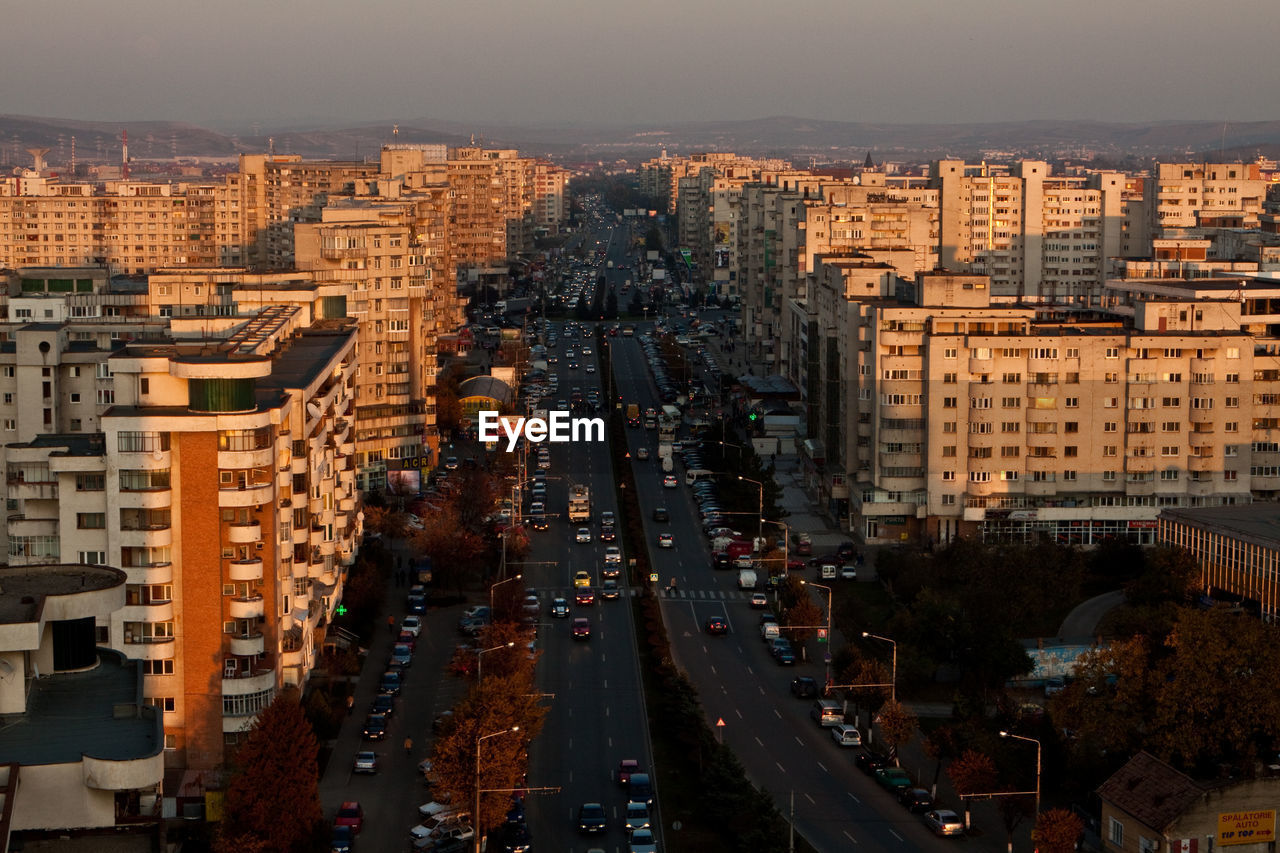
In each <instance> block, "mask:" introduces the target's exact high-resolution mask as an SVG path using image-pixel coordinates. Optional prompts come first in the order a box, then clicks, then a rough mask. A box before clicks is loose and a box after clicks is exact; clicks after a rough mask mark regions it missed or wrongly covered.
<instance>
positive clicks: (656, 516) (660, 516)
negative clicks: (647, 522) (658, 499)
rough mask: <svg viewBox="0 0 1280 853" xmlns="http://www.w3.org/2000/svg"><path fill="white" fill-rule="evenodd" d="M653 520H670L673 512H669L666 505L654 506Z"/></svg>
mask: <svg viewBox="0 0 1280 853" xmlns="http://www.w3.org/2000/svg"><path fill="white" fill-rule="evenodd" d="M653 520H654V521H670V520H671V513H669V512H667V508H666V507H665V506H657V507H654V508H653Z"/></svg>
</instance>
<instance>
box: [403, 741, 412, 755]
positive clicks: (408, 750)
mask: <svg viewBox="0 0 1280 853" xmlns="http://www.w3.org/2000/svg"><path fill="white" fill-rule="evenodd" d="M411 755H413V738H411V737H408V736H406V737H405V739H404V757H405V758H408V757H409V756H411Z"/></svg>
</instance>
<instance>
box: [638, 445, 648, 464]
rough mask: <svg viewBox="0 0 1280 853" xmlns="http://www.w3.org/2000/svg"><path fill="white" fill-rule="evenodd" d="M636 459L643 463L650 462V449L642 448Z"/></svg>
mask: <svg viewBox="0 0 1280 853" xmlns="http://www.w3.org/2000/svg"><path fill="white" fill-rule="evenodd" d="M636 458H637V459H639V460H640V461H641V462H646V461H648V459H649V448H647V447H641V448H639V449H638V450H636Z"/></svg>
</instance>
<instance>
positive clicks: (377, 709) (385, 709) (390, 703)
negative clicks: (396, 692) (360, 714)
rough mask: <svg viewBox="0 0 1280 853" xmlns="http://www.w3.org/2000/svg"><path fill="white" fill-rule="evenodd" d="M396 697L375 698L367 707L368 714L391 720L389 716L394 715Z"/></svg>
mask: <svg viewBox="0 0 1280 853" xmlns="http://www.w3.org/2000/svg"><path fill="white" fill-rule="evenodd" d="M395 709H396V697H394V696H375V697H373V704H372V705H371V706H369V713H371V714H381V715H382V716H384V717H386V718H387V719H391V715H392V714H394V713H395Z"/></svg>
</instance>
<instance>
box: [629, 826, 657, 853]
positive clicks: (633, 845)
mask: <svg viewBox="0 0 1280 853" xmlns="http://www.w3.org/2000/svg"><path fill="white" fill-rule="evenodd" d="M627 850H628V853H658V843H657V842H656V841H654V839H653V830H651V829H637V830H636V831H635V832H633V833H631V841H630V843H629V844H628V846H627Z"/></svg>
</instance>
